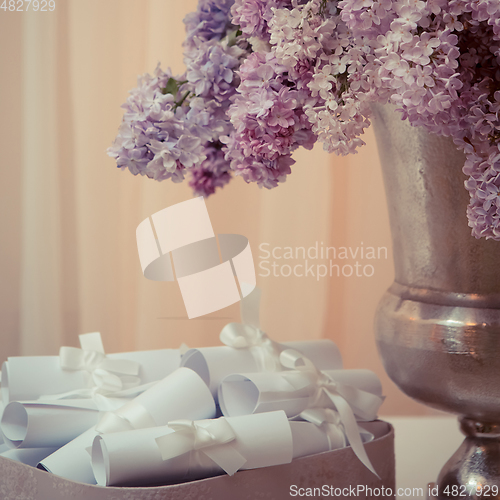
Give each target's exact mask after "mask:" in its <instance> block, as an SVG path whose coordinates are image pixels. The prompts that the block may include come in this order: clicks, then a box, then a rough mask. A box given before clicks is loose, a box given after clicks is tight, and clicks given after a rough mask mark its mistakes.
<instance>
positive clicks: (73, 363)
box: [39, 332, 149, 410]
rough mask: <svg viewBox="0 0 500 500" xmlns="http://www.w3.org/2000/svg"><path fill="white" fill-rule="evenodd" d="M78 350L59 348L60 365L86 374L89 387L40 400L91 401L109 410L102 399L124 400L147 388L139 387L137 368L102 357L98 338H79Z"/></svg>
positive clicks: (96, 335) (91, 335) (97, 335)
mask: <svg viewBox="0 0 500 500" xmlns="http://www.w3.org/2000/svg"><path fill="white" fill-rule="evenodd" d="M79 339H80V346H81V348H77V347H61V349H60V350H59V363H60V365H61V368H62V369H63V370H69V371H79V370H82V371H86V372H87V373H88V374H89V380H88V385H89V387H85V388H82V389H77V390H74V391H69V392H65V393H62V394H53V395H44V396H41V397H40V398H39V399H66V398H75V397H80V398H93V399H94V400H95V402H96V404H97V405H98V408H99V409H101V410H109V408H108V407H107V405H106V402H105V399H104V397H105V396H106V395H111V394H112V395H113V396H114V397H127V396H132V395H135V394H136V393H138V392H142V391H143V390H145V388H146V387H148V386H149V384H148V385H147V386H145V387H143V386H139V384H140V381H141V379H140V378H139V377H138V374H139V370H140V364H139V363H137V362H136V361H132V360H128V359H110V358H109V357H107V356H106V354H105V353H104V346H103V344H102V340H101V334H100V333H99V332H95V333H85V334H83V335H80V336H79Z"/></svg>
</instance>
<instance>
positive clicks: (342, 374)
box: [218, 370, 383, 420]
mask: <svg viewBox="0 0 500 500" xmlns="http://www.w3.org/2000/svg"><path fill="white" fill-rule="evenodd" d="M322 373H323V374H324V375H325V376H326V377H328V378H329V379H330V381H331V382H332V383H335V384H337V385H338V386H339V387H342V393H343V395H344V397H345V399H346V400H347V402H348V403H349V404H350V406H351V408H352V409H353V411H354V414H355V415H356V417H358V418H361V419H364V420H373V419H374V418H376V416H377V411H378V409H379V407H380V405H381V404H382V402H383V398H382V385H381V384H380V380H379V378H378V377H377V375H376V374H375V373H373V372H372V371H370V370H324V371H323V372H322ZM317 391H318V386H317V379H316V377H312V376H310V374H309V373H307V372H304V371H298V370H288V371H283V372H258V373H247V374H232V375H228V376H227V377H226V378H224V380H222V382H221V384H220V386H219V391H218V396H219V397H218V400H219V405H220V407H221V410H222V413H223V414H224V415H225V416H227V417H235V416H238V415H248V414H250V413H262V412H265V411H276V410H284V411H285V413H286V414H287V416H288V418H293V417H296V416H297V415H299V414H300V413H301V412H302V411H304V410H306V409H307V408H311V407H313V406H319V407H323V408H335V405H334V403H333V402H332V400H331V399H330V398H329V397H327V396H326V394H323V393H322V392H321V393H320V394H319V396H318V395H317Z"/></svg>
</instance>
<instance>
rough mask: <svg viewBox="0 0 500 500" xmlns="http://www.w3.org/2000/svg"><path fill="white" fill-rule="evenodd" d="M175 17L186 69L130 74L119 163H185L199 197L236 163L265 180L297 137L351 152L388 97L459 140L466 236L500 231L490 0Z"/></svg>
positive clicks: (314, 3)
mask: <svg viewBox="0 0 500 500" xmlns="http://www.w3.org/2000/svg"><path fill="white" fill-rule="evenodd" d="M184 22H185V25H186V32H187V36H186V40H185V42H184V48H185V64H186V73H185V74H184V75H181V76H173V75H171V74H170V72H168V71H167V72H163V71H162V70H161V69H160V68H159V67H158V68H157V69H156V71H155V73H154V75H153V76H150V75H145V76H143V77H141V78H140V79H139V86H138V88H137V89H135V90H133V91H132V92H131V95H130V97H129V98H128V100H127V102H126V104H125V105H124V108H125V115H124V119H123V123H122V125H121V128H120V131H119V134H118V137H117V138H116V140H115V143H114V145H113V147H112V148H110V150H109V154H110V155H111V156H113V157H114V158H116V161H117V165H118V167H120V168H122V169H124V168H128V169H129V170H130V171H131V172H132V173H133V174H134V175H136V174H141V175H147V176H148V177H151V178H154V179H157V180H163V179H167V178H171V179H172V180H173V181H174V182H180V181H182V180H183V179H184V175H185V174H186V173H187V172H188V171H189V173H190V186H191V187H192V188H193V190H194V192H195V193H196V194H202V195H204V196H208V195H210V194H212V193H213V192H214V191H215V189H216V188H217V187H220V186H224V185H225V184H226V183H227V182H229V180H230V179H231V175H232V174H233V173H234V174H236V175H241V176H242V177H243V178H244V179H245V181H247V182H257V183H258V184H259V185H260V186H264V187H266V188H273V187H275V186H277V185H278V184H279V183H280V182H283V181H284V180H285V179H286V176H287V175H288V174H290V173H291V166H292V165H293V163H294V160H293V159H292V153H293V151H294V150H295V149H296V148H298V147H300V146H302V147H305V148H307V149H310V148H312V147H313V145H314V143H315V142H316V141H320V142H322V143H323V147H324V149H325V150H327V151H329V152H335V153H337V154H341V155H346V154H349V153H355V152H356V150H357V148H358V147H359V146H361V145H363V144H364V142H363V140H362V139H361V136H362V134H363V132H364V129H365V128H367V127H368V126H369V125H370V121H369V117H370V112H371V111H370V104H371V103H373V102H380V103H387V102H391V103H393V104H396V105H397V108H398V111H399V112H400V113H401V117H402V118H403V119H405V118H407V119H408V120H409V121H410V123H411V124H412V125H414V126H423V127H425V128H426V129H427V130H429V131H430V132H433V133H435V134H439V135H443V136H449V137H452V138H453V141H454V143H455V144H456V145H457V147H458V148H459V149H461V150H463V151H464V153H465V155H466V162H465V165H464V172H465V174H466V175H467V176H468V180H467V181H466V183H465V188H466V189H467V190H468V191H469V193H470V197H471V200H470V205H469V207H468V210H467V216H468V219H469V226H470V227H471V228H472V234H473V235H474V236H475V237H476V238H480V237H486V238H491V239H495V240H500V147H499V144H500V118H499V112H500V66H499V63H500V1H499V0H451V1H447V0H427V1H421V0H394V1H393V0H376V1H375V0H341V1H330V0H309V1H306V0H200V2H199V4H198V9H197V11H196V12H194V13H192V14H189V15H188V16H187V17H186V19H185V20H184Z"/></svg>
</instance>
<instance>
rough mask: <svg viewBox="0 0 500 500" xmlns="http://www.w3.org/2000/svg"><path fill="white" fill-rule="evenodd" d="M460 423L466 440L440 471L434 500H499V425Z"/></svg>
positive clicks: (468, 420) (465, 421)
mask: <svg viewBox="0 0 500 500" xmlns="http://www.w3.org/2000/svg"><path fill="white" fill-rule="evenodd" d="M460 420H461V430H462V432H463V433H464V434H465V435H466V438H465V440H464V442H463V443H462V444H461V446H460V447H459V448H458V450H457V451H456V452H455V454H454V455H453V456H452V457H451V458H450V459H449V460H448V462H447V463H446V464H445V466H444V467H443V469H442V470H441V472H440V474H439V478H438V481H437V485H436V486H437V488H435V489H434V490H435V493H436V495H435V496H434V498H436V499H438V500H449V499H451V498H461V499H465V500H468V499H470V500H472V499H479V498H481V499H483V498H484V499H486V498H488V499H490V500H491V499H500V424H495V423H486V422H477V421H474V420H471V419H467V418H462V419H460Z"/></svg>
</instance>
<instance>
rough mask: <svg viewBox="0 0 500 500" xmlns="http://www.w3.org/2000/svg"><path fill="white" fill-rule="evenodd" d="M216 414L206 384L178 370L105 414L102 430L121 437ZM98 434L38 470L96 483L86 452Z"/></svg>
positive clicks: (83, 437) (80, 440) (91, 433)
mask: <svg viewBox="0 0 500 500" xmlns="http://www.w3.org/2000/svg"><path fill="white" fill-rule="evenodd" d="M214 415H215V403H214V401H213V398H212V395H211V393H210V391H209V390H208V388H207V386H206V385H205V383H204V382H203V381H202V380H201V379H200V378H199V377H198V375H197V374H196V373H194V372H193V371H192V370H189V369H187V368H179V369H178V370H176V371H175V372H173V373H172V374H170V375H169V376H168V377H166V378H165V379H164V380H162V381H160V382H158V383H157V384H155V385H154V386H152V387H151V388H150V389H148V390H147V391H145V392H143V393H142V394H140V395H139V396H138V397H137V398H135V399H133V400H132V401H131V402H130V403H128V404H127V405H125V406H123V407H122V408H120V410H118V411H117V412H115V413H110V414H106V415H105V416H104V417H103V420H102V421H101V422H100V423H99V428H100V429H101V430H102V431H105V432H112V433H116V434H122V433H121V432H120V433H118V432H117V431H118V430H122V429H130V428H134V427H135V428H141V427H145V426H147V425H164V424H166V423H167V422H168V421H170V420H177V419H181V418H187V419H191V420H194V419H204V418H213V417H214ZM130 432H131V431H130ZM134 432H135V431H134ZM97 435H98V432H97V431H96V428H95V427H93V428H92V429H90V430H88V431H86V432H84V433H83V434H82V435H80V436H78V437H77V438H76V439H74V440H73V441H71V442H69V443H68V444H67V445H65V446H63V447H62V448H60V449H59V450H57V451H56V452H55V453H53V454H52V455H50V456H48V457H47V458H45V459H44V460H42V461H41V462H40V464H39V468H43V469H45V470H47V471H49V472H52V473H54V474H57V475H58V476H62V477H65V478H66V479H71V480H73V481H79V482H81V483H87V484H95V479H94V474H93V472H92V468H91V464H90V455H89V453H88V452H87V451H86V449H87V448H89V447H90V446H92V442H93V440H94V438H95V437H96V436H97Z"/></svg>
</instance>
